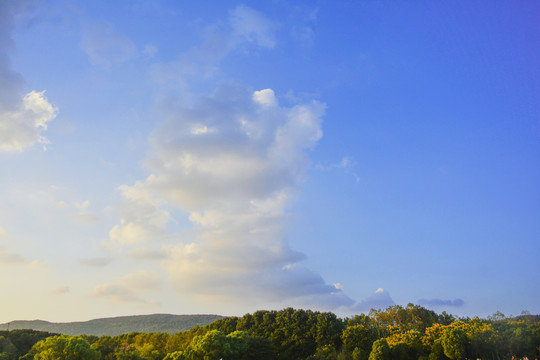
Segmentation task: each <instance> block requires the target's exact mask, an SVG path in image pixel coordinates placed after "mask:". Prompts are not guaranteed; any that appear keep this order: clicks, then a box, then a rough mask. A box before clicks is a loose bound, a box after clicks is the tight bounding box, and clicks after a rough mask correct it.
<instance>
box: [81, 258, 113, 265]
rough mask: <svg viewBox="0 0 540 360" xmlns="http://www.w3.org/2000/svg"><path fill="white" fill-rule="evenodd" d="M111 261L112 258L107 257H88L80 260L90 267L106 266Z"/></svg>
mask: <svg viewBox="0 0 540 360" xmlns="http://www.w3.org/2000/svg"><path fill="white" fill-rule="evenodd" d="M111 262H112V259H111V258H106V257H97V258H88V259H81V260H80V263H81V264H83V265H85V266H89V267H104V266H107V265H109V264H110V263H111Z"/></svg>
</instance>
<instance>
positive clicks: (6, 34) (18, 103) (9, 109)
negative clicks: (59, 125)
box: [0, 1, 58, 152]
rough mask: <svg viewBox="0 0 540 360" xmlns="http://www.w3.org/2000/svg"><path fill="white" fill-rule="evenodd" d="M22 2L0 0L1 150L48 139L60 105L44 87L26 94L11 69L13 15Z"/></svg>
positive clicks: (31, 144) (17, 149) (46, 141)
mask: <svg viewBox="0 0 540 360" xmlns="http://www.w3.org/2000/svg"><path fill="white" fill-rule="evenodd" d="M22 3H23V2H20V3H19V2H16V1H11V2H10V1H3V2H1V3H0V151H4V152H20V151H23V150H25V149H27V148H30V147H32V146H34V145H35V144H41V145H42V146H43V147H44V148H45V146H46V145H47V144H48V143H49V141H48V140H47V138H46V137H45V136H44V135H43V133H44V132H45V131H46V130H47V126H48V123H49V122H50V121H51V120H53V119H54V118H55V117H56V114H57V112H58V109H57V108H56V107H55V106H53V105H52V104H50V103H49V102H48V101H47V98H46V97H45V91H41V92H38V91H31V92H29V93H27V94H26V95H24V94H23V88H24V80H23V78H22V77H21V76H20V75H19V74H17V73H16V72H14V71H13V70H12V69H11V64H10V62H9V57H8V55H9V51H11V50H12V49H13V48H14V44H13V41H12V39H11V32H12V28H13V23H14V16H15V13H17V11H19V10H20V8H21V4H22Z"/></svg>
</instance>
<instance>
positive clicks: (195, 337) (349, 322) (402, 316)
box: [0, 304, 540, 360]
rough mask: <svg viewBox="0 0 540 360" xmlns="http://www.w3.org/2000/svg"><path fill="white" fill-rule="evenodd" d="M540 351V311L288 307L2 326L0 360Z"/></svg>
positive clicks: (367, 358)
mask: <svg viewBox="0 0 540 360" xmlns="http://www.w3.org/2000/svg"><path fill="white" fill-rule="evenodd" d="M539 355H540V316H538V315H530V314H522V315H520V316H517V317H512V318H506V317H505V316H504V315H502V314H501V313H496V314H494V315H493V316H491V317H488V318H487V319H480V318H478V317H476V318H457V317H455V316H453V315H449V314H447V313H446V312H443V313H442V314H437V313H435V312H434V311H432V310H428V309H426V308H423V307H421V306H418V305H413V304H408V305H407V306H406V307H402V306H399V305H396V306H390V307H388V308H387V309H385V310H371V311H370V313H369V314H367V315H365V314H362V315H357V316H354V317H352V318H345V319H341V318H339V317H337V316H336V315H335V314H333V313H331V312H318V311H311V310H301V309H292V308H287V309H283V310H279V311H257V312H255V313H253V314H246V315H244V316H242V317H227V318H223V319H220V320H217V321H214V322H213V323H211V324H209V325H206V326H201V327H194V328H192V329H190V330H188V331H183V332H179V333H176V334H166V333H129V334H123V335H119V336H113V337H111V336H101V337H97V336H87V335H81V336H67V335H59V334H51V333H47V332H42V331H34V330H14V331H9V332H8V331H0V360H17V359H19V360H30V359H33V360H63V359H66V360H219V359H223V360H255V359H257V360H271V359H277V360H333V359H336V360H337V359H340V360H386V359H388V360H390V359H392V360H393V359H396V360H448V359H450V360H460V359H485V360H505V359H518V358H524V357H528V358H529V359H535V358H538V357H539Z"/></svg>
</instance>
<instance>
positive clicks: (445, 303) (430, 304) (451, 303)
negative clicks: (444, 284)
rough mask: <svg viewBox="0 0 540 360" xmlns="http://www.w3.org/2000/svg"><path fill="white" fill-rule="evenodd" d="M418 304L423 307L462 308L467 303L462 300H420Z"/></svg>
mask: <svg viewBox="0 0 540 360" xmlns="http://www.w3.org/2000/svg"><path fill="white" fill-rule="evenodd" d="M418 304H419V305H422V306H428V307H439V306H453V307H461V306H463V305H464V304H465V301H463V300H462V299H454V300H443V299H437V298H435V299H419V300H418Z"/></svg>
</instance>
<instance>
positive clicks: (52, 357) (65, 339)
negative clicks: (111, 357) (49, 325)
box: [32, 335, 101, 360]
mask: <svg viewBox="0 0 540 360" xmlns="http://www.w3.org/2000/svg"><path fill="white" fill-rule="evenodd" d="M32 350H33V353H34V357H33V358H34V360H99V359H100V357H101V354H100V353H99V351H96V350H94V349H92V348H91V347H90V344H89V343H88V341H86V340H85V339H84V338H83V337H81V336H66V335H60V336H54V337H49V338H47V339H45V340H41V341H39V342H38V343H36V344H35V345H34V347H33V348H32Z"/></svg>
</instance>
